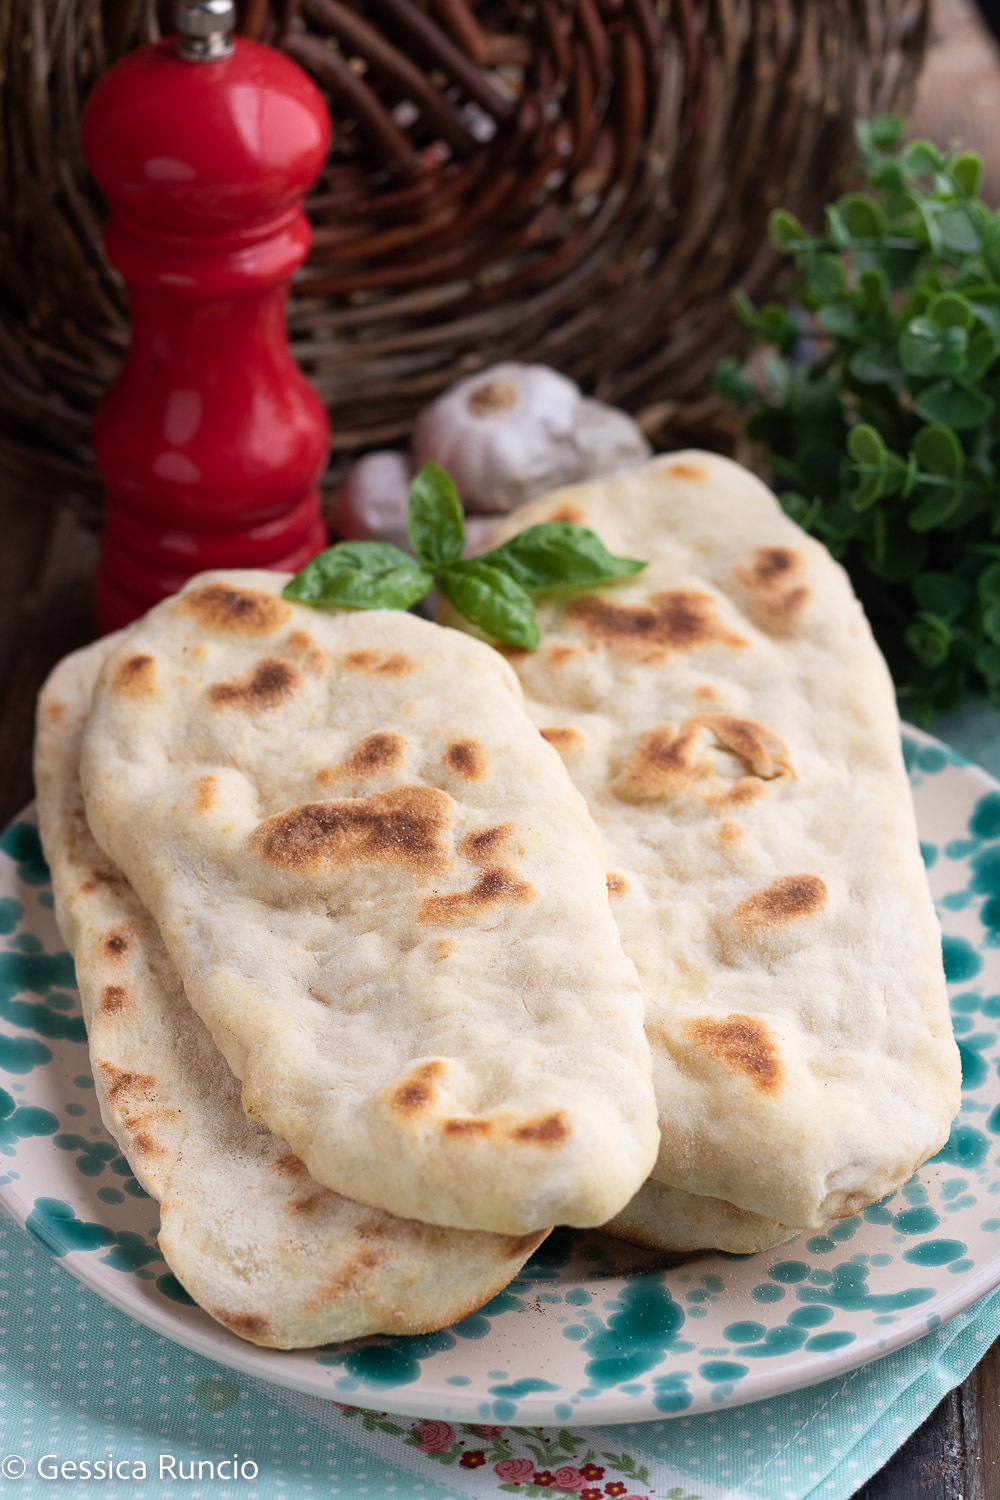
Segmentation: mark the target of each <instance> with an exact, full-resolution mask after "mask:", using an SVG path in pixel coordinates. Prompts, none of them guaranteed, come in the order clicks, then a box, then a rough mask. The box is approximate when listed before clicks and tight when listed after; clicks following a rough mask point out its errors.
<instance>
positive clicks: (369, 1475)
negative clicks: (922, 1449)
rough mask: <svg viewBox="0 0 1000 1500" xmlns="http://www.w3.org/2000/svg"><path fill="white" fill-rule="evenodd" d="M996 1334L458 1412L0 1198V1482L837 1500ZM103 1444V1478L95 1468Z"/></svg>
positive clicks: (959, 731) (991, 1313) (196, 1493)
mask: <svg viewBox="0 0 1000 1500" xmlns="http://www.w3.org/2000/svg"><path fill="white" fill-rule="evenodd" d="M930 727H931V728H932V730H933V731H934V732H935V733H936V734H939V735H940V736H941V738H942V739H945V740H947V741H949V742H950V743H951V744H953V745H954V746H955V747H956V748H957V749H958V750H960V751H961V752H962V753H963V754H965V755H967V756H968V757H969V758H970V759H975V760H977V761H979V763H980V764H982V765H984V766H986V768H987V769H988V770H990V771H991V772H993V774H995V775H998V776H1000V715H997V714H996V713H995V712H994V711H992V710H990V709H988V708H986V707H985V705H983V704H982V703H972V704H970V705H968V706H966V707H965V708H964V709H963V710H962V711H961V712H960V713H959V714H957V715H948V716H941V717H939V718H938V719H937V720H936V721H935V722H934V723H933V724H932V725H931V726H930ZM998 1335H1000V1291H997V1292H994V1293H991V1294H990V1296H988V1297H985V1298H983V1300H982V1301H981V1302H979V1303H977V1304H975V1306H973V1307H972V1308H970V1309H969V1310H968V1311H967V1312H966V1313H963V1314H961V1315H960V1316H959V1317H956V1318H954V1319H952V1320H951V1321H950V1322H949V1323H946V1324H945V1325H943V1326H942V1327H940V1328H937V1329H935V1331H934V1332H933V1333H929V1334H927V1335H926V1337H924V1338H922V1339H920V1340H919V1341H918V1342H917V1343H915V1344H911V1345H910V1346H909V1347H908V1348H906V1349H903V1350H900V1351H899V1352H898V1353H896V1354H893V1355H888V1356H886V1357H885V1358H883V1359H881V1360H879V1361H877V1362H876V1363H875V1364H871V1365H867V1366H864V1367H862V1368H861V1369H859V1370H855V1371H853V1372H852V1373H851V1374H848V1375H845V1376H841V1377H838V1378H837V1379H835V1380H831V1381H828V1382H827V1383H825V1384H824V1385H820V1386H814V1387H812V1388H810V1389H809V1390H806V1391H799V1392H796V1393H793V1394H791V1395H788V1396H782V1397H779V1398H777V1399H773V1400H770V1401H764V1402H761V1403H756V1404H753V1405H749V1406H742V1407H735V1408H733V1409H732V1410H728V1411H718V1412H710V1413H705V1414H704V1415H702V1416H695V1417H680V1418H675V1419H673V1420H670V1421H660V1422H645V1423H636V1424H625V1425H620V1426H613V1427H591V1428H574V1429H572V1430H567V1429H558V1428H504V1427H497V1426H467V1425H464V1424H458V1425H456V1426H452V1425H450V1424H448V1423H446V1422H427V1421H411V1420H409V1419H407V1418H405V1417H392V1416H387V1415H386V1414H384V1413H383V1414H379V1413H369V1412H362V1411H359V1410H356V1409H352V1408H350V1407H343V1406H339V1405H337V1404H336V1403H334V1402H328V1401H322V1400H319V1399H318V1398H316V1397H310V1396H301V1395H298V1394H296V1393H294V1392H290V1391H285V1390H282V1389H281V1388H279V1387H278V1386H272V1385H266V1384H264V1383H262V1382H260V1381H257V1380H252V1379H250V1378H249V1377H247V1376H243V1375H237V1374H234V1373H233V1372H232V1371H229V1370H227V1369H225V1368H224V1367H222V1366H220V1365H216V1364H213V1363H212V1362H211V1361H209V1360H206V1359H203V1358H201V1357H200V1356H199V1355H195V1354H189V1353H188V1352H187V1351H186V1350H184V1349H181V1348H178V1346H177V1345H175V1344H172V1343H171V1342H169V1341H168V1340H165V1339H163V1338H160V1337H159V1336H158V1335H156V1334H153V1333H151V1332H150V1331H149V1330H148V1329H146V1328H144V1327H142V1326H141V1325H139V1324H137V1323H135V1322H133V1320H132V1319H131V1318H129V1317H127V1316H126V1315H125V1314H123V1313H120V1312H118V1311H117V1310H116V1309H114V1308H111V1307H109V1306H108V1305H107V1304H106V1303H104V1302H103V1301H101V1299H100V1298H98V1297H97V1296H96V1295H95V1294H94V1293H93V1292H90V1291H89V1290H88V1289H87V1288H85V1287H83V1286H82V1285H81V1284H80V1283H78V1282H77V1281H75V1280H74V1279H73V1278H72V1277H71V1276H69V1274H68V1273H67V1272H66V1271H65V1270H64V1269H63V1267H61V1266H60V1265H59V1264H58V1262H57V1261H54V1260H52V1259H50V1257H49V1256H48V1255H47V1254H46V1253H45V1252H44V1251H43V1250H41V1249H40V1248H39V1247H38V1246H37V1245H36V1244H35V1243H33V1242H32V1241H31V1240H30V1239H29V1238H28V1236H27V1235H25V1234H24V1233H23V1231H22V1230H21V1229H19V1228H18V1227H16V1226H15V1225H14V1224H12V1223H10V1222H8V1221H7V1220H6V1219H5V1218H4V1217H3V1216H0V1377H2V1378H0V1490H2V1492H3V1494H4V1495H11V1496H13V1495H19V1496H22V1497H24V1500H28V1497H31V1500H34V1497H36V1496H41V1495H51V1494H52V1493H54V1492H55V1493H58V1494H59V1495H61V1496H62V1495H67V1496H68V1495H72V1496H77V1495H78V1496H80V1497H81V1500H82V1497H90V1496H93V1495H95V1494H104V1495H109V1496H113V1497H115V1500H119V1497H120V1496H125V1495H127V1494H128V1493H129V1492H130V1486H131V1485H132V1484H133V1483H136V1484H141V1481H142V1479H143V1478H144V1480H145V1483H144V1486H142V1492H144V1493H153V1494H156V1495H158V1496H159V1495H162V1496H163V1497H164V1500H171V1497H172V1496H177V1497H181V1496H190V1497H191V1500H208V1497H209V1496H218V1497H219V1500H230V1497H232V1500H288V1497H293V1496H294V1497H298V1496H309V1495H317V1496H320V1495H322V1496H326V1495H337V1496H341V1497H345V1500H358V1497H361V1496H372V1497H375V1500H383V1497H386V1500H388V1497H390V1496H391V1497H392V1500H464V1497H469V1496H472V1497H484V1496H486V1497H499V1496H500V1495H520V1496H527V1497H534V1496H544V1497H556V1500H559V1497H573V1496H577V1497H579V1500H848V1497H849V1496H851V1495H853V1494H854V1493H855V1491H856V1490H857V1489H858V1488H859V1486H861V1485H862V1484H863V1483H864V1482H865V1480H866V1479H868V1478H869V1477H870V1476H871V1475H872V1474H873V1473H874V1472H875V1471H876V1470H877V1469H878V1468H880V1467H881V1465H882V1464H884V1463H885V1462H886V1460H887V1459H888V1458H890V1457H891V1455H892V1454H893V1453H894V1452H895V1450H896V1449H897V1448H898V1447H899V1446H900V1445H901V1444H902V1443H903V1442H905V1441H906V1439H907V1438H908V1437H909V1435H910V1433H911V1432H913V1431H914V1430H915V1428H916V1427H918V1426H919V1424H920V1423H921V1422H922V1421H923V1420H924V1418H925V1417H926V1416H927V1415H928V1414H929V1412H931V1411H932V1410H933V1408H934V1407H935V1405H936V1404H937V1403H938V1401H940V1399H941V1397H942V1396H944V1395H945V1394H946V1392H947V1391H949V1390H950V1389H951V1388H952V1387H953V1386H955V1385H957V1384H959V1382H960V1381H962V1380H964V1378H965V1376H966V1375H967V1374H968V1373H969V1371H970V1370H971V1369H972V1367H973V1366H974V1365H975V1364H976V1362H977V1361H978V1360H979V1359H980V1358H981V1357H982V1355H983V1354H984V1353H985V1352H986V1350H987V1349H988V1348H989V1346H990V1344H991V1343H992V1341H993V1340H994V1339H995V1338H996V1337H997V1336H998ZM109 1462H113V1463H114V1464H115V1465H117V1469H116V1472H115V1477H114V1479H113V1480H111V1481H108V1479H107V1478H106V1474H107V1470H106V1468H105V1471H104V1472H103V1473H101V1472H100V1471H96V1473H95V1466H96V1465H97V1464H104V1465H107V1464H108V1463H109ZM86 1463H89V1464H90V1466H91V1469H90V1472H91V1474H92V1475H94V1477H93V1478H89V1479H87V1478H84V1477H83V1470H82V1466H83V1465H84V1464H86ZM74 1464H75V1465H77V1466H78V1467H77V1469H76V1470H75V1471H74V1470H73V1469H72V1467H69V1468H63V1469H62V1472H61V1474H60V1466H66V1465H70V1466H72V1465H74ZM199 1464H201V1465H202V1468H201V1470H200V1477H198V1476H199V1468H198V1466H199ZM40 1465H41V1468H40V1467H39V1466H40ZM140 1465H141V1466H143V1468H144V1470H145V1474H144V1476H143V1475H142V1474H141V1473H140ZM192 1466H193V1467H192ZM209 1466H211V1468H210V1467H209ZM22 1469H23V1472H22ZM55 1475H59V1477H53V1476H55ZM234 1476H235V1477H234ZM95 1478H96V1479H97V1480H99V1481H102V1482H103V1483H104V1485H105V1487H104V1488H103V1489H102V1488H101V1486H100V1483H96V1484H95ZM136 1493H137V1494H138V1493H140V1489H139V1488H137V1490H136Z"/></svg>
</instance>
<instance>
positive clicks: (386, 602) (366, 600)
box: [281, 542, 434, 609]
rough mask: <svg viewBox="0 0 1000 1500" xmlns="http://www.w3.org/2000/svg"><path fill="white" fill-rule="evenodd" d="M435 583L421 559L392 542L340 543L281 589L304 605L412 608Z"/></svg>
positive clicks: (351, 607) (356, 607) (287, 596)
mask: <svg viewBox="0 0 1000 1500" xmlns="http://www.w3.org/2000/svg"><path fill="white" fill-rule="evenodd" d="M433 581H434V580H433V578H432V577H431V575H430V573H428V572H426V571H425V570H424V569H423V568H421V567H420V565H419V563H416V562H414V560H413V558H412V557H407V555H406V553H405V552H400V550H399V548H398V547H393V546H392V545H391V544H390V543H389V542H338V543H337V545H336V546H335V547H328V548H327V549H326V551H325V552H320V553H319V554H318V555H317V556H316V557H314V558H313V560H312V562H309V563H306V565H305V567H304V568H303V569H302V571H301V573H296V575H295V577H294V578H293V579H292V580H291V582H289V583H286V584H285V587H284V588H283V589H282V591H281V592H282V595H283V597H284V598H286V599H295V600H297V601H298V603H299V604H315V605H326V604H339V605H341V606H343V607H344V608H346V609H409V607H410V605H411V604H416V602H417V600H418V599H422V598H423V597H424V595H425V594H426V593H427V592H428V590H429V589H430V587H431V584H432V583H433Z"/></svg>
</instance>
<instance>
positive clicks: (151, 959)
mask: <svg viewBox="0 0 1000 1500" xmlns="http://www.w3.org/2000/svg"><path fill="white" fill-rule="evenodd" d="M119 639H120V637H115V638H111V639H109V640H104V641H99V642H98V643H97V644H96V645H93V646H89V647H87V648H86V649H85V650H83V651H78V652H75V653H74V654H73V655H72V656H69V657H67V658H66V659H65V660H64V661H62V662H61V663H60V664H59V666H58V667H56V669H55V671H54V672H53V673H52V675H51V676H50V678H49V680H48V682H47V683H46V685H45V687H44V689H43V691H42V695H41V699H40V701H39V715H38V735H37V739H36V750H35V779H36V785H37V789H38V805H39V814H40V822H41V835H42V842H43V846H44V849H45V853H46V857H47V859H48V861H49V865H50V868H51V870H52V879H53V889H54V892H55V899H56V915H57V917H58V920H59V925H60V928H61V930H62V932H63V934H64V936H65V938H66V941H67V943H68V944H69V946H70V948H71V950H72V951H73V953H74V955H75V958H76V966H77V979H78V983H79V987H80V995H81V999H82V1002H83V1011H84V1018H85V1021H86V1025H87V1033H88V1039H89V1042H90V1051H91V1058H92V1062H93V1068H94V1079H95V1084H96V1089H97V1097H98V1100H99V1103H100V1106H101V1113H102V1116H103V1118H104V1121H105V1124H106V1125H107V1127H108V1129H109V1130H110V1132H111V1134H112V1135H113V1136H114V1137H115V1139H116V1140H117V1141H118V1143H119V1145H120V1146H121V1148H122V1150H123V1152H124V1153H125V1155H126V1157H127V1158H128V1160H129V1163H130V1165H131V1167H132V1170H133V1171H134V1173H135V1175H136V1177H137V1178H138V1179H139V1181H140V1182H141V1183H142V1185H143V1187H144V1188H145V1189H146V1191H147V1192H148V1193H150V1194H151V1195H152V1196H153V1197H154V1198H156V1199H157V1200H158V1202H159V1203H160V1204H161V1205H162V1210H161V1227H160V1235H159V1240H160V1248H161V1250H162V1251H163V1254H164V1257H165V1258H166V1260H167V1262H168V1264H169V1265H170V1266H171V1268H172V1269H173V1271H174V1272H175V1274H176V1276H177V1278H178V1280H179V1281H180V1282H181V1283H182V1284H183V1285H184V1286H185V1287H186V1288H187V1290H188V1292H190V1294H191V1295H192V1296H193V1297H194V1299H195V1301H196V1302H199V1303H200V1304H201V1306H202V1307H204V1308H205V1309H206V1310H207V1311H208V1312H210V1313H211V1314H212V1316H213V1317H214V1318H217V1319H218V1320H219V1322H220V1323H223V1324H225V1326H226V1327H227V1328H230V1329H231V1330H232V1331H233V1332H234V1333H237V1334H239V1335H240V1336H241V1337H242V1338H245V1339H249V1340H250V1341H251V1342H252V1343H255V1344H264V1345H267V1346H269V1347H271V1348H278V1349H290V1348H297V1347H300V1346H310V1345H314V1344H324V1343H327V1342H330V1341H332V1340H339V1339H349V1338H355V1337H358V1336H360V1335H362V1334H370V1333H426V1332H429V1331H430V1330H432V1329H436V1328H441V1327H443V1326H445V1325H446V1324H448V1323H452V1322H454V1321H456V1320H457V1319H459V1318H462V1317H465V1316H466V1315H467V1314H468V1313H470V1312H472V1311H473V1310H474V1309H475V1308H478V1307H480V1306H481V1305H482V1304H483V1302H485V1301H487V1300H488V1299H489V1298H490V1297H491V1296H493V1295H494V1293H495V1292H497V1291H499V1290H500V1289H501V1287H503V1286H505V1285H506V1283H507V1282H508V1281H509V1280H510V1278H511V1277H512V1276H513V1275H515V1274H516V1273H517V1271H518V1270H519V1269H520V1267H521V1265H522V1264H523V1263H524V1261H525V1259H526V1258H527V1256H528V1255H529V1254H530V1253H531V1251H532V1250H534V1249H535V1247H536V1246H537V1245H538V1244H539V1243H540V1241H541V1240H542V1239H543V1238H544V1235H542V1234H531V1235H526V1236H513V1237H507V1236H501V1235H493V1234H477V1233H469V1232H465V1231H462V1230H449V1229H438V1228H435V1227H433V1226H431V1225H427V1224H419V1223H416V1222H414V1221H412V1220H407V1219H396V1218H393V1217H392V1216H391V1215H389V1214H385V1213H382V1212H380V1211H379V1210H378V1209H372V1208H366V1207H362V1206H361V1205H359V1204H357V1203H352V1202H351V1201H350V1200H349V1199H347V1198H343V1197H340V1196H339V1195H338V1194H336V1193H332V1192H330V1191H329V1190H328V1189H326V1188H323V1187H320V1186H319V1184H318V1183H316V1182H314V1181H313V1179H312V1178H311V1177H310V1176H309V1174H308V1172H307V1171H306V1169H305V1167H304V1166H303V1165H302V1163H301V1162H300V1161H299V1160H298V1159H297V1158H296V1157H295V1156H293V1155H292V1153H291V1152H290V1151H289V1149H288V1147H287V1146H286V1144H285V1143H284V1141H281V1140H279V1139H278V1137H277V1136H275V1135H272V1134H271V1132H270V1131H269V1130H268V1129H267V1128H266V1127H265V1126H263V1125H260V1124H255V1123H254V1122H253V1121H252V1120H249V1119H248V1118H247V1116H246V1115H245V1114H244V1112H243V1109H242V1108H241V1105H240V1087H239V1084H238V1082H237V1081H236V1079H235V1078H234V1077H233V1074H232V1073H231V1071H230V1070H229V1068H228V1067H227V1065H226V1063H225V1061H224V1059H223V1058H222V1056H221V1054H220V1053H219V1051H218V1049H217V1048H216V1046H215V1044H214V1043H213V1041H212V1039H211V1037H210V1036H209V1034H208V1032H207V1030H206V1029H205V1027H204V1025H203V1024H202V1022H201V1021H199V1020H198V1017H197V1016H196V1015H195V1014H194V1013H193V1011H192V1010H191V1008H190V1006H189V1005H188V1003H187V1000H186V999H185V996H184V991H183V989H182V987H181V983H180V980H179V978H178V976H177V971H176V969H175V968H174V967H173V965H172V963H171V961H170V958H169V957H168V955H167V952H166V950H165V948H164V947H163V943H162V942H161V940H160V936H159V933H158V932H157V930H156V926H155V923H154V922H153V921H152V919H151V918H150V916H149V913H148V912H147V911H146V910H145V908H144V907H143V906H142V905H141V903H140V902H139V899H138V897H137V896H136V894H135V892H134V891H133V890H132V888H131V886H130V885H129V884H128V882H127V881H126V879H125V877H124V876H123V875H122V874H121V872H120V871H119V870H118V869H116V868H115V866H114V865H112V864H111V863H110V861H108V860H107V859H106V858H105V856H104V855H103V854H102V853H101V851H100V850H99V849H98V848H97V845H96V844H95V843H94V841H93V839H92V837H91V835H90V831H89V829H88V827H87V822H86V816H85V812H84V807H83V796H82V792H81V789H80V780H79V772H78V768H79V757H80V743H81V740H82V737H83V728H84V723H85V721H86V716H87V711H88V708H89V705H90V698H91V691H92V688H93V684H94V682H95V680H96V678H97V674H98V671H99V669H100V667H101V664H102V662H103V661H104V659H105V657H106V656H107V655H108V654H109V652H110V651H112V650H113V649H114V648H115V645H116V643H117V641H118V640H119Z"/></svg>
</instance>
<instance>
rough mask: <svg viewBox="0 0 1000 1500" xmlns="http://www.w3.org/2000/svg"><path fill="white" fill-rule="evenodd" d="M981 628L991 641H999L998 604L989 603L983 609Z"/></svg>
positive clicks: (999, 616)
mask: <svg viewBox="0 0 1000 1500" xmlns="http://www.w3.org/2000/svg"><path fill="white" fill-rule="evenodd" d="M983 629H984V630H985V632H986V634H987V635H988V636H989V638H990V640H991V641H1000V604H990V605H988V606H987V607H986V609H984V610H983Z"/></svg>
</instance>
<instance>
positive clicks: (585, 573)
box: [282, 463, 646, 651]
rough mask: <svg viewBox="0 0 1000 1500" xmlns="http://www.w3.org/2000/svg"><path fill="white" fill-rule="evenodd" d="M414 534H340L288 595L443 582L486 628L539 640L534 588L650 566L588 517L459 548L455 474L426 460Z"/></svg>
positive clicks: (420, 593) (393, 601)
mask: <svg viewBox="0 0 1000 1500" xmlns="http://www.w3.org/2000/svg"><path fill="white" fill-rule="evenodd" d="M407 533H408V535H409V538H410V545H411V546H412V548H413V550H414V553H415V554H416V556H415V557H409V556H408V555H407V554H406V553H405V552H401V551H400V549H399V548H398V547H393V546H392V545H391V544H390V543H389V542H338V543H337V545H336V546H335V547H328V548H327V550H326V551H325V552H320V553H319V555H318V556H316V557H314V558H313V560H312V562H310V563H307V564H306V566H305V567H304V568H303V569H302V572H301V573H297V574H296V575H295V577H294V578H293V579H292V580H291V582H290V583H287V584H286V585H285V587H284V589H283V590H282V593H283V594H284V597H285V598H286V599H295V600H297V601H298V603H300V604H313V605H317V606H321V607H322V606H324V605H339V606H340V607H342V608H345V609H409V608H410V606H411V605H412V604H416V602H417V600H418V599H422V598H423V597H424V595H425V594H428V593H429V592H430V590H431V589H432V588H433V586H434V584H437V586H438V588H439V589H440V590H441V592H442V594H443V595H444V597H445V598H446V599H447V600H448V601H449V603H451V604H452V605H453V606H454V608H455V609H456V610H457V611H458V613H459V614H460V615H464V617H465V618H466V619H467V620H471V621H472V623H473V624H474V625H478V626H479V627H480V629H481V630H482V631H484V632H485V634H486V635H489V636H492V637H493V639H494V640H498V641H503V642H504V643H505V644H506V645H508V646H521V647H524V648H525V649H526V650H528V651H534V650H536V649H537V647H538V641H539V635H538V625H537V622H536V620H535V606H534V605H533V603H532V602H531V594H533V593H549V592H552V591H553V590H557V589H580V588H592V587H594V586H595V585H597V584H601V583H610V582H611V581H612V580H613V579H616V578H625V577H627V576H628V575H629V574H630V573H639V572H641V571H642V569H643V568H644V567H645V566H646V564H645V563H644V562H639V561H637V560H636V559H635V558H631V557H615V556H614V555H613V554H612V553H610V552H609V551H608V549H607V548H606V547H605V545H604V543H603V542H602V541H601V539H600V538H599V537H597V536H595V535H594V533H593V532H592V531H590V530H588V528H587V527H586V526H575V525H573V524H572V523H571V522H568V521H544V522H542V523H541V524H540V525H538V526H529V527H528V528H527V529H526V530H525V531H521V532H519V533H518V534H517V536H514V537H511V539H510V541H509V542H504V543H503V545H502V546H500V547H495V548H494V549H493V551H492V552H486V553H483V554H482V555H481V556H480V557H470V558H464V559H463V557H462V549H463V548H464V546H465V521H464V518H463V515H462V506H461V502H460V501H459V498H458V491H457V490H456V488H455V484H454V481H453V480H452V479H451V476H450V475H448V474H446V473H445V471H444V469H442V468H440V467H439V466H438V465H437V464H432V463H428V464H424V466H423V468H422V469H421V470H420V472H419V473H418V474H417V475H416V476H415V477H414V479H413V482H412V484H411V485H410V499H409V508H408V513H407Z"/></svg>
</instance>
